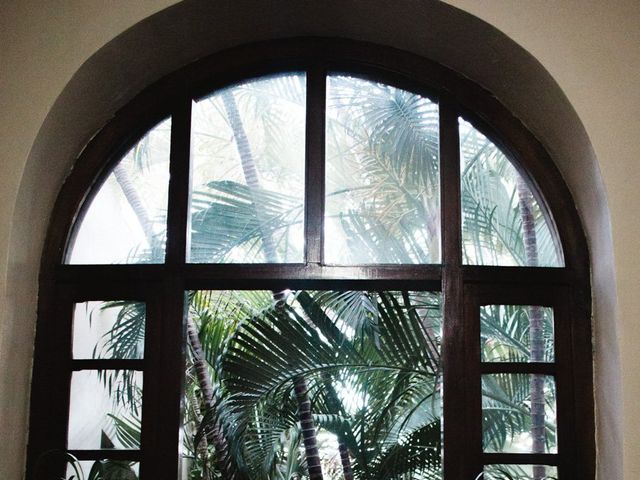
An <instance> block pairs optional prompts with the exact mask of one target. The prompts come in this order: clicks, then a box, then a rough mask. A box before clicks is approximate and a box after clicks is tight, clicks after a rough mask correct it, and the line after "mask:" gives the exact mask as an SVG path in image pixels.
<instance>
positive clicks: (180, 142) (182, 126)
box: [166, 97, 192, 267]
mask: <svg viewBox="0 0 640 480" xmlns="http://www.w3.org/2000/svg"><path fill="white" fill-rule="evenodd" d="M191 104H192V102H191V99H190V98H189V97H185V98H183V99H181V100H180V102H179V103H178V104H177V106H176V107H175V110H174V111H173V115H172V117H171V162H170V166H169V173H170V179H169V200H168V201H169V205H170V208H169V209H168V212H167V252H166V263H167V264H168V265H170V266H172V267H176V266H180V265H182V264H184V263H185V261H186V259H187V256H188V255H189V232H188V230H189V223H190V215H189V192H190V188H191V168H190V162H189V160H190V149H191Z"/></svg>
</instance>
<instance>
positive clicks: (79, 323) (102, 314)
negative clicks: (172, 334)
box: [73, 301, 145, 359]
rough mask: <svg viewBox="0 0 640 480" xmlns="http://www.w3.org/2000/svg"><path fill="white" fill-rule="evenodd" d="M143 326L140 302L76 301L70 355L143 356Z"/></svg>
mask: <svg viewBox="0 0 640 480" xmlns="http://www.w3.org/2000/svg"><path fill="white" fill-rule="evenodd" d="M144 328H145V304H144V303H140V302H127V301H111V302H84V303H76V307H75V311H74V315H73V358H77V359H89V358H112V359H113V358H126V359H136V358H143V355H144Z"/></svg>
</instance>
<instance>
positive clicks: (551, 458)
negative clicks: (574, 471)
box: [482, 453, 575, 478]
mask: <svg viewBox="0 0 640 480" xmlns="http://www.w3.org/2000/svg"><path fill="white" fill-rule="evenodd" d="M482 460H483V462H484V465H491V464H497V465H500V464H507V465H558V462H559V458H558V455H554V454H552V453H483V454H482ZM561 478H562V477H561ZM569 478H575V477H569Z"/></svg>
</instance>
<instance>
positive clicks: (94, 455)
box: [69, 449, 142, 462]
mask: <svg viewBox="0 0 640 480" xmlns="http://www.w3.org/2000/svg"><path fill="white" fill-rule="evenodd" d="M69 454H71V455H73V456H74V457H76V458H77V459H78V460H80V461H82V460H120V461H130V462H139V461H140V460H141V459H142V451H141V450H115V449H109V450H69Z"/></svg>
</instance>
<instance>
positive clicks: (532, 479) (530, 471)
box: [484, 465, 558, 480]
mask: <svg viewBox="0 0 640 480" xmlns="http://www.w3.org/2000/svg"><path fill="white" fill-rule="evenodd" d="M484 480H558V467H552V466H549V465H485V466H484Z"/></svg>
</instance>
